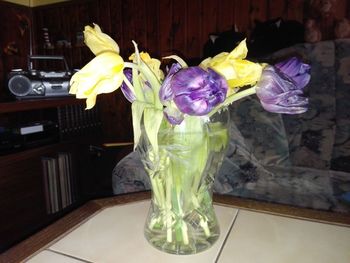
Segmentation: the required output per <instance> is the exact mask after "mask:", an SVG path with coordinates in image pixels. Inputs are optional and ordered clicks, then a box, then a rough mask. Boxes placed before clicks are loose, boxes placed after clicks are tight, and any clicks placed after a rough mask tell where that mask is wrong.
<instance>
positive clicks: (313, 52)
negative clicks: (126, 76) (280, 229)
mask: <svg viewBox="0 0 350 263" xmlns="http://www.w3.org/2000/svg"><path fill="white" fill-rule="evenodd" d="M292 55H296V56H299V57H301V58H302V60H303V61H304V62H307V63H309V64H311V81H310V83H309V85H308V86H307V90H306V93H307V96H308V97H309V99H310V106H309V110H308V111H307V112H306V113H304V114H300V115H281V114H274V113H269V112H266V111H264V110H263V109H262V107H261V106H260V103H259V102H258V100H257V99H256V97H255V96H251V97H249V98H246V99H243V100H241V101H238V102H235V103H234V104H232V105H231V106H230V114H231V130H230V135H231V136H230V138H231V139H230V144H229V147H228V151H227V154H226V157H225V159H224V161H223V164H222V167H221V169H220V171H219V174H218V176H217V178H216V180H215V183H214V192H217V193H220V194H227V195H234V196H238V197H243V198H250V199H256V200H263V201H268V202H275V203H282V204H290V205H295V206H299V207H308V208H313V209H322V210H329V211H337V212H350V110H349V109H350V39H341V40H335V41H324V42H319V43H316V44H297V45H295V46H292V47H289V48H286V49H283V50H280V51H278V52H275V53H273V54H272V55H271V56H269V57H268V58H266V60H267V61H268V62H274V61H276V62H277V61H279V60H281V59H282V58H285V57H290V56H292ZM112 180H113V192H114V194H121V193H128V192H134V191H142V190H146V189H150V183H149V181H148V178H147V175H146V173H145V171H144V169H143V166H142V163H141V161H140V159H139V156H138V154H137V153H136V152H132V153H130V154H129V155H128V156H126V157H125V158H124V159H122V160H121V161H120V162H119V163H118V164H117V165H116V167H115V168H114V170H113V174H112Z"/></svg>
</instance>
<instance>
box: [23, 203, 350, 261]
mask: <svg viewBox="0 0 350 263" xmlns="http://www.w3.org/2000/svg"><path fill="white" fill-rule="evenodd" d="M148 207H149V201H142V202H136V203H133V204H128V205H120V206H115V207H111V208H107V209H105V210H102V211H101V212H100V213H98V214H97V215H95V216H93V217H92V218H91V219H89V220H88V221H86V222H85V223H83V224H82V225H80V226H79V227H78V228H76V229H75V230H74V231H72V232H71V233H69V234H68V235H66V236H65V237H63V238H62V239H60V240H59V241H57V242H56V243H54V244H53V245H51V246H50V247H48V248H47V249H46V250H44V251H42V252H40V253H39V254H37V255H35V256H34V257H32V258H31V259H30V260H29V261H28V262H31V263H33V262H34V263H38V262H67V263H70V262H143V263H146V262H167V263H168V262H191V263H192V262H193V263H194V262H200V263H205V262H220V263H221V262H239V263H245V262H249V263H254V262H259V263H260V262H269V263H274V262H276V263H288V262H298V263H304V262H318V263H319V262H327V263H328V262H336V263H343V262H344V263H349V262H350V228H347V227H341V226H335V225H328V224H321V223H315V222H310V221H304V220H298V219H292V218H286V217H281V216H275V215H269V214H264V213H257V212H250V211H246V210H242V209H240V210H238V209H235V208H230V207H224V206H219V205H216V206H215V211H216V214H217V217H218V220H219V224H220V228H221V235H220V238H219V240H218V241H217V242H216V243H215V244H214V246H213V247H212V248H210V249H208V250H207V251H204V252H201V253H198V254H196V255H190V256H176V255H170V254H166V253H163V252H160V251H158V250H156V249H154V248H153V247H152V246H150V245H149V244H148V243H147V241H146V240H145V238H144V236H143V226H144V220H145V215H146V214H147V211H148ZM231 228H232V229H231Z"/></svg>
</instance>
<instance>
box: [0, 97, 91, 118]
mask: <svg viewBox="0 0 350 263" xmlns="http://www.w3.org/2000/svg"><path fill="white" fill-rule="evenodd" d="M83 103H85V101H84V100H78V99H76V98H75V97H73V96H72V97H64V98H42V99H25V100H17V101H11V102H1V103H0V114H1V113H11V112H19V111H30V110H38V109H46V108H55V107H60V106H65V105H76V104H83Z"/></svg>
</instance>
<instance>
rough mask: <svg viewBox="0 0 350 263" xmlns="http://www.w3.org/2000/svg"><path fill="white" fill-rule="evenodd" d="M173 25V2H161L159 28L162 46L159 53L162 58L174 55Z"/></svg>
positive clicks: (161, 0)
mask: <svg viewBox="0 0 350 263" xmlns="http://www.w3.org/2000/svg"><path fill="white" fill-rule="evenodd" d="M173 1H180V0H173ZM182 1H183V0H182ZM184 12H185V11H184ZM171 25H172V0H160V1H159V24H158V26H159V44H160V45H159V53H160V56H162V57H163V56H167V55H171V54H172V50H173V39H172V35H171Z"/></svg>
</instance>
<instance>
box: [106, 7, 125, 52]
mask: <svg viewBox="0 0 350 263" xmlns="http://www.w3.org/2000/svg"><path fill="white" fill-rule="evenodd" d="M109 8H110V17H111V37H112V38H113V39H114V40H115V41H116V42H117V43H118V45H119V48H122V47H123V46H124V38H123V30H124V29H123V16H122V0H110V3H109ZM121 55H122V56H124V54H123V53H122V54H121Z"/></svg>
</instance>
